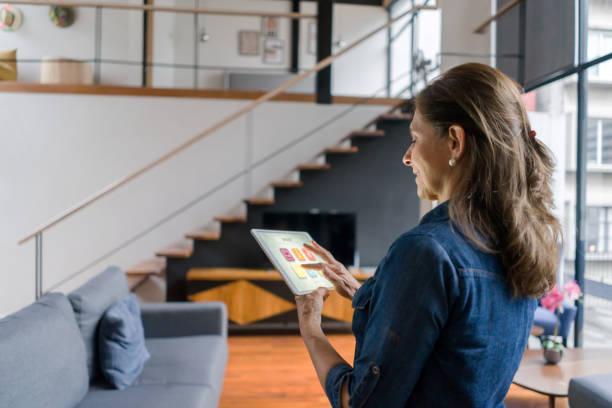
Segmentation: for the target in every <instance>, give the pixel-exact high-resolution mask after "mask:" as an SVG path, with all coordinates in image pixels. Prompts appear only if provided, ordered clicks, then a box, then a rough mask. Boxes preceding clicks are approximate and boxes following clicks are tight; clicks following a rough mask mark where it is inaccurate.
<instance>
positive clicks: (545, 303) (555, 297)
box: [542, 285, 565, 313]
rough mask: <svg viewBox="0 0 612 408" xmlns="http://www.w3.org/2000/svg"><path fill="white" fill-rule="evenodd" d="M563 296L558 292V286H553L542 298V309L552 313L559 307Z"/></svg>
mask: <svg viewBox="0 0 612 408" xmlns="http://www.w3.org/2000/svg"><path fill="white" fill-rule="evenodd" d="M564 296H565V295H564V294H563V293H562V292H560V291H559V286H557V285H555V286H554V287H553V288H552V290H551V291H550V292H548V294H547V295H546V296H545V297H543V298H542V307H543V308H545V309H548V310H550V311H551V312H553V313H554V311H555V310H556V309H557V308H559V306H561V302H563V297H564Z"/></svg>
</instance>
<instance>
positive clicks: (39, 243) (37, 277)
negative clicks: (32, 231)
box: [34, 232, 43, 300]
mask: <svg viewBox="0 0 612 408" xmlns="http://www.w3.org/2000/svg"><path fill="white" fill-rule="evenodd" d="M35 246H36V266H35V274H34V282H35V292H34V295H35V298H36V300H38V299H39V298H40V297H41V296H42V294H43V279H42V267H43V262H42V261H43V233H42V232H39V233H38V234H36V242H35Z"/></svg>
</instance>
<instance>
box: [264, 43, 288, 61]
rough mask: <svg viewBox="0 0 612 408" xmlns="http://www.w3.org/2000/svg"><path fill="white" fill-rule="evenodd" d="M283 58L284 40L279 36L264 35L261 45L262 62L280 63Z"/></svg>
mask: <svg viewBox="0 0 612 408" xmlns="http://www.w3.org/2000/svg"><path fill="white" fill-rule="evenodd" d="M284 60H285V42H284V41H283V40H281V39H280V38H275V37H266V38H265V39H264V45H263V62H264V64H274V65H279V64H282V63H283V62H284Z"/></svg>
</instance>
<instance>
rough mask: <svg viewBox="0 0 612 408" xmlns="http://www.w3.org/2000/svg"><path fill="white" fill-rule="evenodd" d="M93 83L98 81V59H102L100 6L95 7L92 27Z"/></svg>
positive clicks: (99, 70)
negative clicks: (93, 26) (94, 21)
mask: <svg viewBox="0 0 612 408" xmlns="http://www.w3.org/2000/svg"><path fill="white" fill-rule="evenodd" d="M94 30H95V32H94V42H95V44H94V84H99V83H100V72H101V68H100V61H101V60H102V7H100V6H98V7H96V23H95V28H94Z"/></svg>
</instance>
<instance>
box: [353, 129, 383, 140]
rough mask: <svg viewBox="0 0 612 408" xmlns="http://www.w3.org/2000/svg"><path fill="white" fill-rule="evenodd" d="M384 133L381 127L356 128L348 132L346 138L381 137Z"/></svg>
mask: <svg viewBox="0 0 612 408" xmlns="http://www.w3.org/2000/svg"><path fill="white" fill-rule="evenodd" d="M384 135H385V131H384V130H382V129H379V130H356V131H354V132H351V133H349V135H348V136H347V137H346V139H350V138H353V137H383V136H384Z"/></svg>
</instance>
